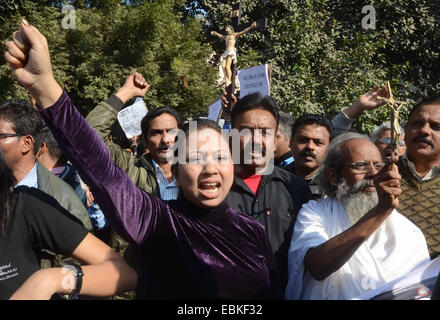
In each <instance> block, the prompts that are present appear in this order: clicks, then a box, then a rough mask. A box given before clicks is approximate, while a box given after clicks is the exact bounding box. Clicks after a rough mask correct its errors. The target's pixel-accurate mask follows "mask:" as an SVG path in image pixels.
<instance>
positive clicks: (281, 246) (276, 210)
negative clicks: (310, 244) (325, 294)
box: [225, 167, 311, 289]
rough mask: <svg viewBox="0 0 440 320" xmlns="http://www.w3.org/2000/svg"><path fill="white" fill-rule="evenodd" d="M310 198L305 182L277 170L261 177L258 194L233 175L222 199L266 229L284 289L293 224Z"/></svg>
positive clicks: (275, 168)
mask: <svg viewBox="0 0 440 320" xmlns="http://www.w3.org/2000/svg"><path fill="white" fill-rule="evenodd" d="M310 199H311V192H310V189H309V186H308V185H307V183H306V182H305V181H304V180H303V179H301V178H299V177H297V176H295V175H293V174H291V173H289V172H288V171H286V170H283V169H280V168H278V167H274V170H273V172H272V174H270V175H263V176H262V178H261V182H260V185H259V187H258V190H257V194H254V193H253V192H252V191H251V189H250V188H249V187H248V186H247V184H246V183H245V182H244V181H243V180H242V179H241V178H240V177H239V176H238V175H235V178H234V183H233V185H232V187H231V190H230V191H229V194H228V196H227V197H226V199H225V202H226V203H227V204H228V205H229V206H230V207H232V208H234V209H236V210H238V211H241V212H243V213H245V214H247V215H250V216H251V217H253V218H254V219H256V220H257V221H258V222H260V223H261V224H262V225H263V226H264V227H265V228H266V233H267V236H268V238H269V242H270V244H271V246H272V251H273V253H274V256H275V260H276V263H277V267H278V272H279V277H280V280H281V284H282V286H283V289H284V288H285V286H286V285H287V252H288V250H289V246H290V240H291V237H292V233H293V225H294V223H295V220H296V216H297V214H298V211H299V209H301V206H302V204H303V203H306V202H308V201H309V200H310Z"/></svg>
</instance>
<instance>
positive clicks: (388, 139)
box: [379, 138, 405, 147]
mask: <svg viewBox="0 0 440 320" xmlns="http://www.w3.org/2000/svg"><path fill="white" fill-rule="evenodd" d="M379 142H380V143H382V144H391V138H380V139H379ZM404 145H405V141H403V140H399V146H400V147H403V146H404Z"/></svg>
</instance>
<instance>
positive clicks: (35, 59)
mask: <svg viewBox="0 0 440 320" xmlns="http://www.w3.org/2000/svg"><path fill="white" fill-rule="evenodd" d="M6 48H7V51H6V52H5V60H6V62H8V63H9V66H10V67H11V69H12V71H13V72H14V75H15V77H16V78H17V80H18V81H19V82H20V83H21V84H22V85H23V86H24V87H25V88H26V89H27V90H28V91H29V92H30V94H31V95H32V96H34V97H35V100H36V101H37V104H38V106H39V107H43V108H47V107H50V106H51V105H53V104H54V103H55V102H56V101H57V100H58V98H59V97H60V96H61V94H62V89H61V87H60V86H59V85H58V83H57V82H56V81H55V79H54V77H53V73H52V65H51V62H50V54H49V47H48V44H47V40H46V38H45V37H44V36H43V35H42V34H41V33H40V31H38V29H37V28H35V27H33V26H31V25H30V24H29V22H27V21H26V20H22V23H21V29H20V30H18V31H16V32H14V34H13V39H12V41H9V42H7V43H6Z"/></svg>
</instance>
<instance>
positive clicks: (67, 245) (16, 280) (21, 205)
mask: <svg viewBox="0 0 440 320" xmlns="http://www.w3.org/2000/svg"><path fill="white" fill-rule="evenodd" d="M11 212H12V214H11V216H10V217H9V220H8V224H7V228H6V234H5V235H4V236H0V299H1V300H4V299H8V298H9V297H10V296H11V295H12V294H13V293H14V292H15V291H16V290H17V289H18V288H19V287H20V286H21V285H22V284H23V283H24V282H25V281H26V280H27V279H28V278H29V277H30V276H31V275H32V274H33V273H34V272H36V271H37V270H39V269H40V268H39V265H40V253H41V250H42V249H47V250H50V251H52V252H55V253H60V254H64V255H71V254H72V252H73V251H74V250H75V249H76V247H77V246H78V245H79V244H80V243H81V241H82V240H83V239H84V238H85V237H86V235H87V230H86V229H85V228H84V227H83V226H82V225H81V223H80V222H79V220H77V219H76V218H75V217H74V216H72V215H71V214H69V213H68V212H67V211H66V210H65V209H63V208H62V207H61V206H60V205H59V204H58V202H57V201H56V200H55V199H53V198H52V197H50V196H48V195H47V194H45V193H44V192H42V191H40V190H38V189H35V188H28V187H17V188H15V190H14V198H13V204H12V211H11Z"/></svg>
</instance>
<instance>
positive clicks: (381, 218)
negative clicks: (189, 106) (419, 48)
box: [0, 20, 440, 300]
mask: <svg viewBox="0 0 440 320" xmlns="http://www.w3.org/2000/svg"><path fill="white" fill-rule="evenodd" d="M6 47H7V50H6V53H5V60H6V61H7V62H8V63H9V65H10V67H11V70H12V72H13V73H14V75H15V77H16V78H17V80H18V81H19V82H20V83H21V85H23V86H24V87H25V88H26V89H27V90H28V92H29V95H30V97H31V98H32V99H31V101H30V102H24V101H9V102H5V103H3V104H2V105H1V106H0V200H1V201H0V299H57V298H60V299H62V298H67V297H70V298H71V299H75V298H78V297H80V298H81V299H92V298H93V297H107V298H113V299H324V300H325V299H353V298H357V297H359V296H361V295H362V294H364V293H365V292H366V291H368V290H371V289H376V288H380V287H381V286H384V285H385V284H387V283H389V282H391V281H393V280H395V279H398V278H400V277H402V276H405V275H406V274H408V273H410V272H411V271H413V270H416V269H417V268H419V267H423V266H426V265H427V264H429V263H430V261H431V260H432V259H434V258H436V257H437V256H438V254H439V252H440V205H439V201H440V97H431V98H427V99H425V100H423V101H421V102H420V103H418V104H417V105H415V106H414V107H413V108H412V110H411V112H410V114H409V117H408V119H406V120H407V121H406V122H405V123H401V125H402V127H401V131H402V133H403V134H402V136H401V140H399V141H398V149H397V152H395V150H393V148H392V139H391V138H392V137H391V131H392V128H391V125H390V122H389V121H388V122H384V123H382V124H381V125H379V126H378V127H377V128H376V129H375V130H374V131H373V133H372V135H371V137H368V136H366V135H363V134H361V133H359V132H356V130H354V129H352V128H351V126H352V124H353V122H354V121H355V120H356V118H357V117H358V116H359V115H360V114H361V113H362V112H368V111H369V110H372V109H375V108H379V107H381V106H383V104H384V102H383V100H381V99H379V96H382V97H386V96H387V95H388V91H387V88H386V87H383V88H381V87H379V86H377V87H375V88H374V89H373V90H371V91H369V92H367V93H365V94H364V95H362V96H360V97H359V99H358V100H357V101H356V102H354V103H353V104H352V105H350V106H348V107H347V108H344V109H342V110H341V112H340V113H339V114H338V115H336V117H334V118H333V119H332V120H330V119H327V118H326V117H325V116H323V115H319V114H303V115H301V116H300V117H298V118H297V119H294V118H293V117H292V116H291V115H290V114H288V113H284V112H281V111H279V110H278V108H277V105H276V102H275V100H274V99H272V98H271V97H269V96H265V97H264V96H261V95H260V94H258V93H255V94H250V95H247V96H244V97H240V98H239V99H235V100H236V101H235V103H234V105H233V107H232V109H231V114H230V117H231V119H230V120H231V125H232V131H231V132H239V133H240V135H239V137H238V140H236V142H237V143H236V144H235V146H236V147H237V150H234V141H233V140H234V136H231V135H225V134H224V131H222V130H221V128H220V127H219V126H218V125H217V124H216V123H215V122H213V121H210V120H206V119H198V120H196V121H195V123H191V122H184V121H182V119H181V118H180V116H179V113H178V112H177V111H176V110H175V109H174V108H172V107H157V108H153V109H152V110H150V111H149V112H148V113H147V115H146V116H145V117H144V118H143V119H142V122H141V129H142V134H141V135H140V136H139V137H136V138H135V139H133V140H132V141H131V142H130V141H128V140H127V139H126V138H125V137H124V135H123V133H121V129H120V126H119V125H118V122H117V114H118V111H120V110H121V109H123V108H124V106H125V105H126V104H127V102H129V101H130V100H132V99H133V98H135V97H144V96H145V95H146V94H147V93H148V90H149V87H150V85H149V84H148V82H147V81H146V80H145V78H144V77H143V76H142V75H141V74H139V73H134V74H132V75H131V76H129V77H128V78H127V79H126V80H125V83H124V84H123V86H122V87H121V88H119V89H118V90H116V92H115V94H112V95H111V96H109V97H108V99H107V100H105V101H102V102H100V103H99V104H98V105H97V106H96V107H95V108H94V109H93V110H92V111H91V112H90V113H89V114H88V115H87V117H86V118H83V117H82V116H81V114H80V113H79V112H78V110H77V109H76V108H75V106H74V104H73V102H72V100H71V99H70V98H69V95H68V94H67V93H66V92H65V91H64V90H63V89H62V87H61V86H60V85H59V84H58V83H57V81H56V80H55V78H54V75H53V72H52V67H51V61H50V55H49V46H48V43H47V41H46V39H45V37H44V36H43V35H42V34H41V33H40V32H39V31H38V30H37V29H36V28H35V27H33V26H31V25H29V23H27V22H26V21H25V20H24V21H23V22H22V26H21V29H20V30H18V31H17V32H15V33H14V34H13V36H12V41H10V42H8V43H7V45H6ZM193 125H195V126H193ZM235 151H237V154H238V155H239V157H238V160H237V159H236V158H235V156H234V152H235ZM176 159H177V161H176ZM247 160H248V161H247Z"/></svg>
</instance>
